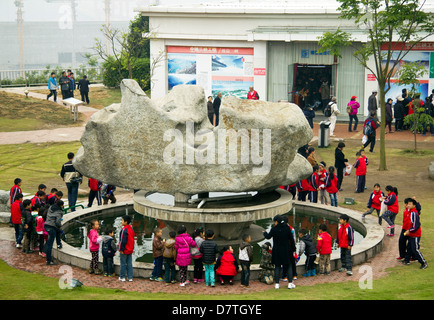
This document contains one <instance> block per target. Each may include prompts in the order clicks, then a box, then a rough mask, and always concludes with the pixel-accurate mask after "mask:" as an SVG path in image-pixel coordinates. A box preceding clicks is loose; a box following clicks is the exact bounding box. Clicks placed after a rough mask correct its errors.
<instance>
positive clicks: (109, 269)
mask: <svg viewBox="0 0 434 320" xmlns="http://www.w3.org/2000/svg"><path fill="white" fill-rule="evenodd" d="M102 265H103V268H104V274H110V275H111V274H113V273H114V272H115V268H114V265H113V257H111V258H109V257H103V258H102Z"/></svg>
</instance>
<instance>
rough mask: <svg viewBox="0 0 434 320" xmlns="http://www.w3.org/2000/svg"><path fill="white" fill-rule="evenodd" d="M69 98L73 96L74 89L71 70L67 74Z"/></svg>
mask: <svg viewBox="0 0 434 320" xmlns="http://www.w3.org/2000/svg"><path fill="white" fill-rule="evenodd" d="M68 89H69V98H74V91H75V79H74V73H73V72H71V74H70V75H69V88H68Z"/></svg>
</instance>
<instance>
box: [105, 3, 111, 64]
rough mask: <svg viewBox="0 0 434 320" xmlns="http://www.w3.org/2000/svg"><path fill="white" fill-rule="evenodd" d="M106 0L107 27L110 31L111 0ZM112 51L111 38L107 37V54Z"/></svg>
mask: <svg viewBox="0 0 434 320" xmlns="http://www.w3.org/2000/svg"><path fill="white" fill-rule="evenodd" d="M104 1H105V27H106V29H107V30H108V31H110V28H111V27H110V0H104ZM110 51H111V44H110V40H109V39H108V38H107V39H106V54H107V56H109V55H110Z"/></svg>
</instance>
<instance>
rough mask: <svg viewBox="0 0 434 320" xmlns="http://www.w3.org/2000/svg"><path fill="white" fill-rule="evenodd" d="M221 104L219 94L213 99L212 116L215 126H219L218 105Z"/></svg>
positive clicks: (220, 94)
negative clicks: (213, 116)
mask: <svg viewBox="0 0 434 320" xmlns="http://www.w3.org/2000/svg"><path fill="white" fill-rule="evenodd" d="M221 104H222V93H221V92H219V93H218V95H217V97H216V98H215V99H214V102H213V107H214V115H215V126H216V127H217V126H218V125H219V116H220V105H221Z"/></svg>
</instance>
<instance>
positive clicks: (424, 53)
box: [383, 42, 434, 101]
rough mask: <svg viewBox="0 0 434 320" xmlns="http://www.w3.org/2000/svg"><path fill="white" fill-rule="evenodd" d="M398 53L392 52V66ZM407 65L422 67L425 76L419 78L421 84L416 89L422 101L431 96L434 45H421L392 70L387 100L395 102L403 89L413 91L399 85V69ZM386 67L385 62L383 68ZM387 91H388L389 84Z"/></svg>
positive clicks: (414, 48)
mask: <svg viewBox="0 0 434 320" xmlns="http://www.w3.org/2000/svg"><path fill="white" fill-rule="evenodd" d="M398 53H399V52H397V51H393V52H392V61H391V63H390V64H393V63H394V62H395V61H396V60H394V59H396V57H397V56H398ZM407 63H417V64H419V65H422V66H423V67H424V69H425V72H424V74H423V75H422V76H421V77H419V78H418V80H419V82H420V83H419V85H416V87H415V91H416V92H419V93H420V96H421V99H422V100H425V98H426V97H427V96H429V95H430V94H431V91H432V89H434V87H433V83H434V43H431V42H429V43H419V44H418V45H417V46H415V47H413V49H412V51H410V52H409V53H408V54H407V55H406V56H405V57H404V58H403V59H401V60H400V61H399V62H398V64H397V65H396V66H395V68H394V69H393V70H392V78H391V84H390V90H389V92H388V93H387V95H386V99H388V98H392V99H393V100H394V101H395V100H396V98H397V97H398V96H401V94H402V89H404V88H405V89H407V91H410V90H411V86H410V85H399V77H398V74H399V69H400V68H401V67H402V66H403V65H405V64H407ZM384 65H385V62H384V63H383V67H384ZM386 89H388V85H387V84H386Z"/></svg>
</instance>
